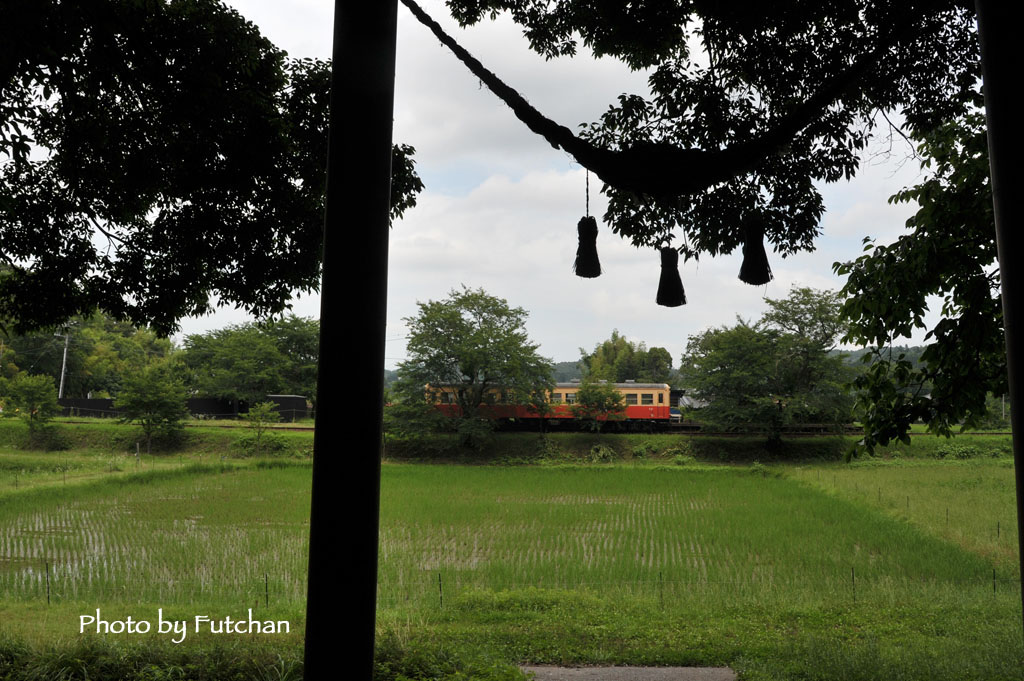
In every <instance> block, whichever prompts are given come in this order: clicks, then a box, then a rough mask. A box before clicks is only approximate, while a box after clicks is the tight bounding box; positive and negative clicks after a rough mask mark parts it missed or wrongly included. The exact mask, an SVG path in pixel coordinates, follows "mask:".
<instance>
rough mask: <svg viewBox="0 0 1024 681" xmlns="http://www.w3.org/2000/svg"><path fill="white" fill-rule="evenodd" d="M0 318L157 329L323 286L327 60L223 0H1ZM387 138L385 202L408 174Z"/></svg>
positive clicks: (266, 308)
mask: <svg viewBox="0 0 1024 681" xmlns="http://www.w3.org/2000/svg"><path fill="white" fill-rule="evenodd" d="M0 14H2V15H3V17H4V49H3V51H2V54H0V158H4V157H6V158H5V159H4V160H2V161H0V264H5V265H6V267H4V268H3V270H2V271H0V321H3V320H6V322H5V323H8V324H11V325H13V326H14V328H15V329H16V330H18V331H28V330H33V329H38V328H42V327H52V326H54V325H57V324H61V323H63V322H65V321H66V320H67V319H69V318H71V317H72V316H74V315H76V314H89V313H92V312H94V311H95V310H97V309H102V310H104V311H106V312H107V313H109V314H110V315H112V316H113V317H115V318H117V319H121V320H129V321H132V322H134V323H135V324H136V325H139V326H143V325H149V326H152V327H153V328H155V329H156V330H158V331H159V332H161V333H163V334H166V333H168V332H170V331H173V330H174V329H175V328H176V324H177V320H178V319H179V318H181V317H183V316H186V315H197V314H203V313H206V312H208V311H209V310H210V305H211V303H210V296H211V295H213V296H216V297H217V299H218V301H219V303H220V304H229V305H236V306H240V307H244V308H245V309H247V310H248V311H250V312H252V313H253V314H254V315H256V316H266V315H269V314H272V313H278V312H280V311H282V310H283V309H285V308H286V306H287V303H288V301H289V299H290V297H291V296H292V294H293V292H294V291H295V290H297V289H298V290H306V291H308V290H312V289H316V288H317V287H318V286H319V276H320V270H319V264H320V258H321V242H322V232H323V196H324V188H325V173H326V157H327V125H328V122H327V103H328V93H329V83H330V67H329V65H328V64H327V63H325V62H322V61H315V60H310V59H300V60H289V59H286V56H285V54H284V52H283V51H281V50H280V49H278V48H277V47H275V46H274V45H273V44H272V43H271V42H270V41H268V40H267V39H266V38H264V37H263V36H262V35H260V33H259V31H258V30H257V28H256V27H255V26H254V25H253V24H252V23H250V22H249V21H247V20H245V19H244V18H242V17H241V16H240V15H239V14H238V13H237V12H235V11H234V10H232V9H229V8H228V7H226V6H225V5H224V4H223V3H222V2H220V1H219V0H177V1H175V2H164V1H161V0H144V1H142V2H139V1H137V0H85V1H83V2H58V1H57V0H40V1H39V2H31V3H25V2H7V1H3V2H0ZM412 153H413V150H412V148H411V147H408V146H404V145H398V146H396V147H395V148H394V150H393V156H392V167H393V177H394V179H393V190H392V201H391V208H392V215H393V216H395V215H399V214H401V213H402V211H404V210H405V209H407V208H408V207H410V206H411V205H413V204H414V203H415V194H416V192H417V191H418V190H419V188H420V187H421V185H420V182H419V179H418V178H417V177H416V175H415V173H414V171H413V168H412V161H411V157H412Z"/></svg>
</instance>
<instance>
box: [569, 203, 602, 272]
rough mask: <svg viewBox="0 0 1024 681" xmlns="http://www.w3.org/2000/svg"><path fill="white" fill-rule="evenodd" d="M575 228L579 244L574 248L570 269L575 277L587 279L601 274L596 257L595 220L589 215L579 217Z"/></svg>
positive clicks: (599, 263) (599, 264) (599, 262)
mask: <svg viewBox="0 0 1024 681" xmlns="http://www.w3.org/2000/svg"><path fill="white" fill-rule="evenodd" d="M576 230H577V231H578V232H579V234H580V245H579V248H577V249H576V262H575V263H573V266H572V271H573V272H575V273H576V276H577V277H586V278H587V279H593V278H594V277H599V276H601V261H600V260H598V259H597V220H595V219H594V218H592V217H591V216H589V215H588V216H587V217H585V218H580V221H579V223H578V224H577V225H576Z"/></svg>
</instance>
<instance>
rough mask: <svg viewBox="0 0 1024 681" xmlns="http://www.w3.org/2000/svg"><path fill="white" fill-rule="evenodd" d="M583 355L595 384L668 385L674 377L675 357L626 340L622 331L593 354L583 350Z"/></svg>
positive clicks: (614, 333)
mask: <svg viewBox="0 0 1024 681" xmlns="http://www.w3.org/2000/svg"><path fill="white" fill-rule="evenodd" d="M580 355H581V359H580V364H582V365H583V367H584V368H585V369H586V375H587V378H588V379H590V380H591V381H602V380H603V381H610V382H612V383H622V382H623V381H631V380H636V381H640V382H642V383H668V382H670V381H671V379H672V376H673V371H672V354H671V353H670V352H669V351H668V350H666V349H665V348H659V347H652V348H648V347H647V345H646V344H644V343H642V342H641V343H634V342H633V341H629V340H626V338H625V337H624V336H621V335H619V331H618V329H615V330H613V331H612V335H611V337H610V338H609V339H608V340H606V341H604V342H602V343H600V344H598V345H597V346H595V347H594V351H593V352H590V353H587V352H586V351H585V350H584V349H583V348H580Z"/></svg>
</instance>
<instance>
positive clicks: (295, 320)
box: [0, 315, 320, 403]
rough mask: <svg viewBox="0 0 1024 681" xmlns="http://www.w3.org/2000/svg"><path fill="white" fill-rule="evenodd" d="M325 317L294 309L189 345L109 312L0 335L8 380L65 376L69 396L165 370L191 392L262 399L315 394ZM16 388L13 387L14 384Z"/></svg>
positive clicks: (190, 339)
mask: <svg viewBox="0 0 1024 681" xmlns="http://www.w3.org/2000/svg"><path fill="white" fill-rule="evenodd" d="M319 333H320V323H319V321H318V320H315V319H309V318H304V317H298V316H295V315H288V316H285V317H283V318H281V319H277V320H273V321H269V322H265V323H262V324H255V323H247V324H238V325H232V326H228V327H225V328H223V329H217V330H214V331H209V332H207V333H203V334H192V335H188V336H185V338H184V339H183V342H182V344H181V345H180V346H179V345H176V344H175V343H173V342H172V341H171V340H170V339H167V338H161V337H160V336H158V335H157V334H156V333H155V332H153V331H152V330H150V329H147V328H137V327H134V326H132V325H130V324H127V323H124V322H118V321H115V320H113V319H111V318H109V317H107V316H105V315H95V316H92V317H88V318H75V319H73V320H71V322H70V323H69V324H68V325H67V326H66V327H64V328H61V329H57V330H55V331H50V332H46V333H35V334H29V335H24V336H4V335H2V334H0V396H2V395H3V394H4V392H5V391H4V389H3V385H4V384H5V383H6V384H7V385H11V384H12V382H14V381H17V380H19V377H26V376H47V377H50V379H52V381H53V384H54V385H55V386H58V387H59V386H60V384H61V381H62V378H63V382H64V390H63V396H64V397H67V398H90V397H91V398H114V399H117V398H118V397H119V396H120V395H121V394H122V393H123V392H124V390H125V389H126V388H127V386H128V384H129V382H130V379H131V378H132V377H135V376H138V375H140V374H142V373H144V372H145V371H147V370H154V369H157V368H158V369H159V371H161V372H162V373H164V374H166V375H167V376H168V377H170V378H172V379H173V380H174V381H176V382H179V383H181V384H182V386H183V387H184V389H185V391H186V393H187V394H188V395H191V396H198V397H212V398H218V399H222V400H229V401H233V402H237V401H245V402H249V403H257V402H262V401H263V400H264V399H265V397H266V395H268V394H285V395H303V396H306V397H308V398H310V399H313V398H314V396H315V394H316V365H317V358H318V348H319ZM7 392H9V391H7Z"/></svg>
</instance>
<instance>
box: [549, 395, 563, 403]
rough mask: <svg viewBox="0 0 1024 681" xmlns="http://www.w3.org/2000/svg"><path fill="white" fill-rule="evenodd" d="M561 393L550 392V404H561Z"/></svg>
mask: <svg viewBox="0 0 1024 681" xmlns="http://www.w3.org/2000/svg"><path fill="white" fill-rule="evenodd" d="M561 403H562V393H551V404H561Z"/></svg>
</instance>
